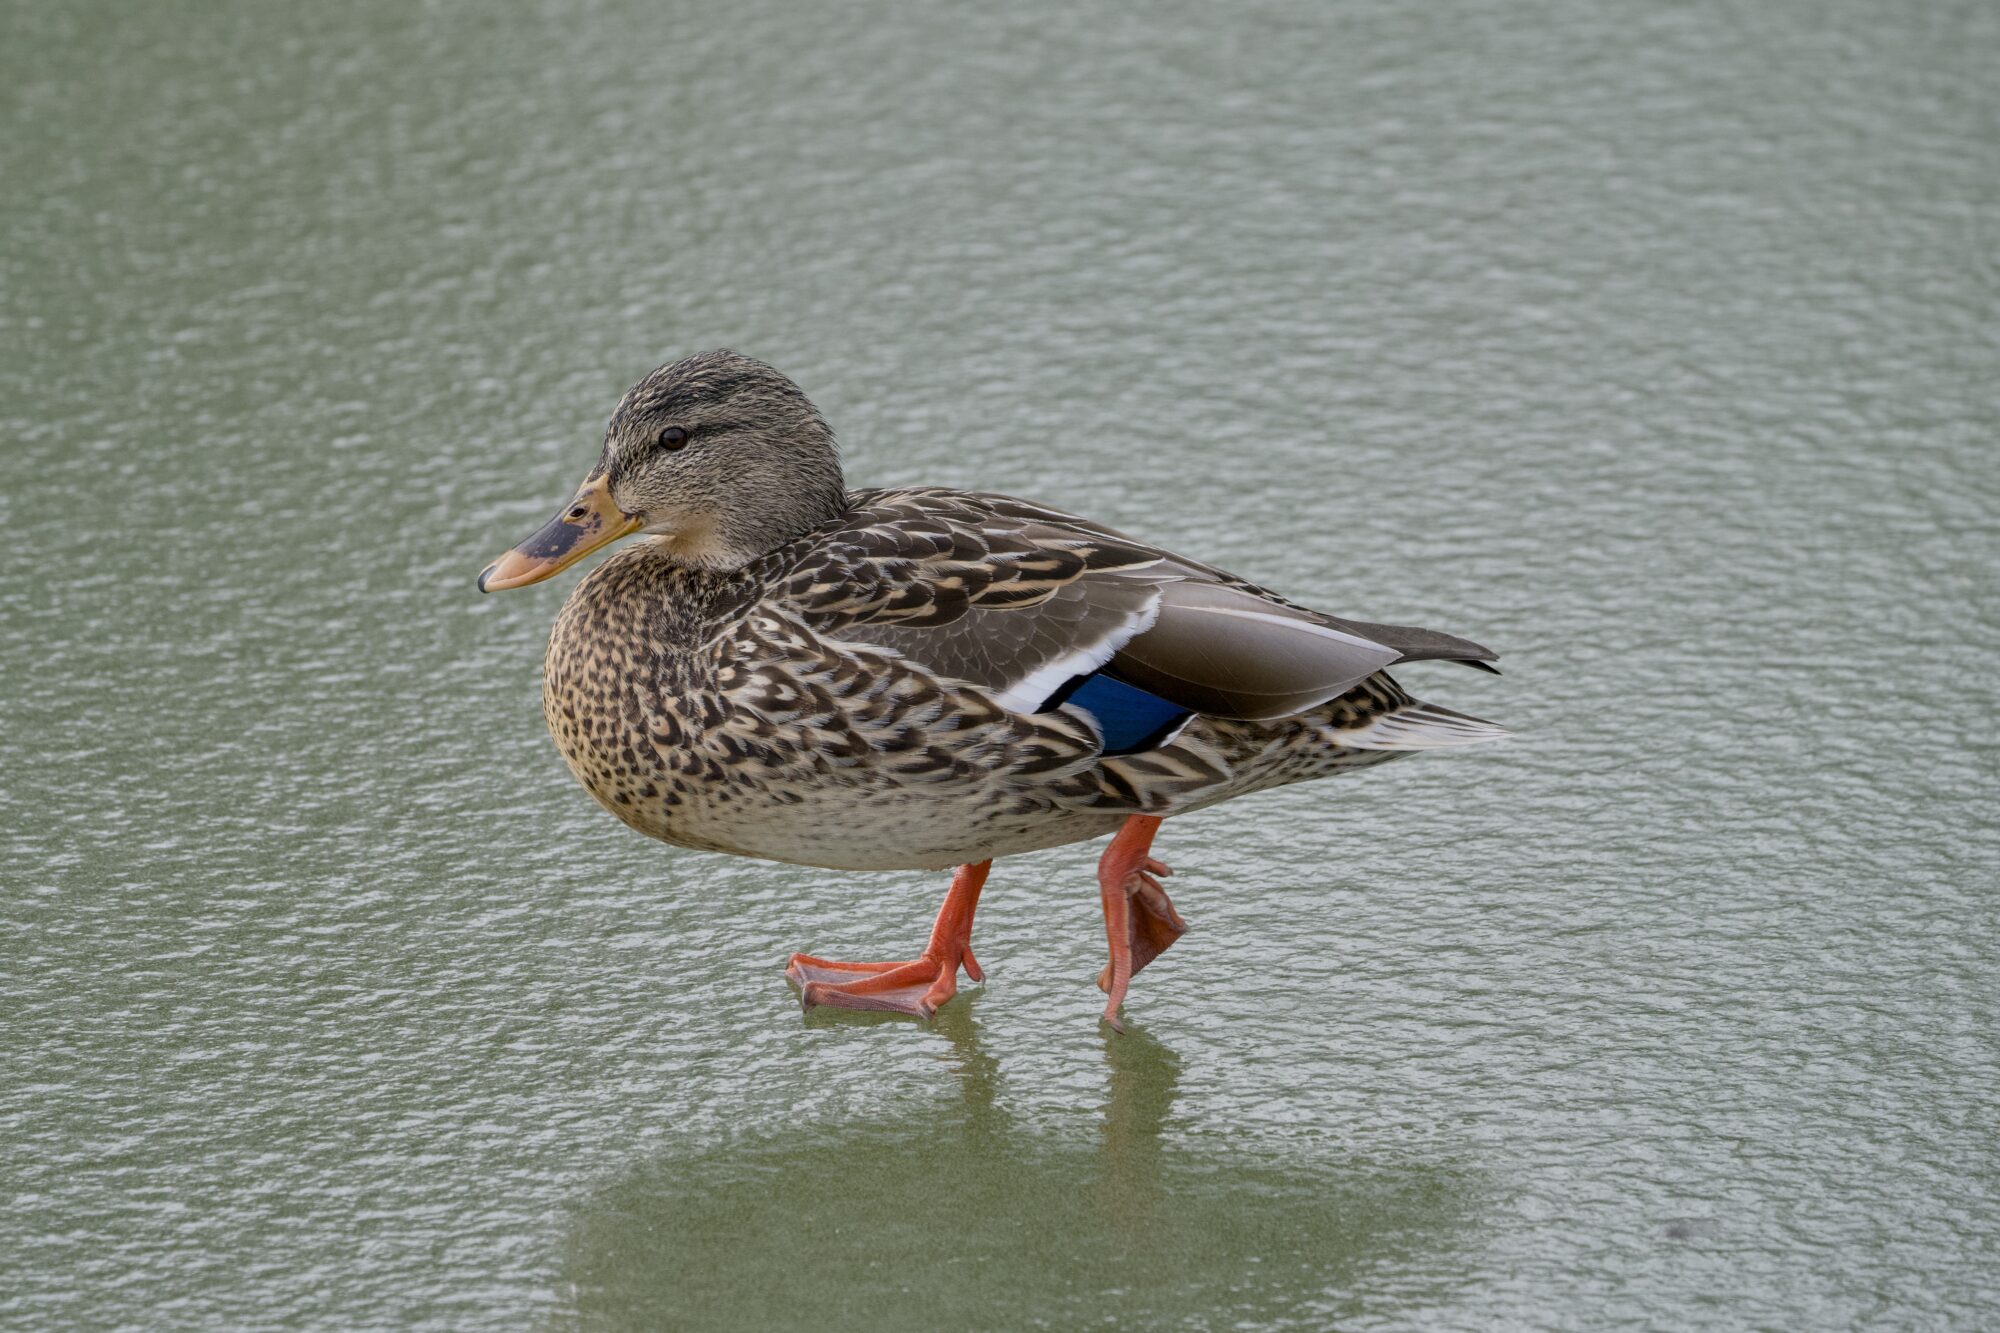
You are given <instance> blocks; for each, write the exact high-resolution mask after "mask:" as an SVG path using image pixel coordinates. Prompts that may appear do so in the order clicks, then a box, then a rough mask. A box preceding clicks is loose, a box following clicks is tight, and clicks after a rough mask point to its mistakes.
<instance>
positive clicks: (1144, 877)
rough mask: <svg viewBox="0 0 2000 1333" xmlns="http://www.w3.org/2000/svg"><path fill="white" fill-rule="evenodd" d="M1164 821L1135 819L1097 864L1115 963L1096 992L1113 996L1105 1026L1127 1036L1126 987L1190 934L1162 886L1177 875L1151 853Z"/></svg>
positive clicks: (1106, 968)
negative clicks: (1121, 1010) (1123, 1017)
mask: <svg viewBox="0 0 2000 1333" xmlns="http://www.w3.org/2000/svg"><path fill="white" fill-rule="evenodd" d="M1159 828H1160V821H1159V820H1158V819H1157V818H1155V817H1153V816H1151V815H1133V816H1132V817H1131V818H1130V819H1127V820H1126V821H1125V825H1124V827H1123V828H1121V829H1119V830H1118V834H1117V836H1116V837H1114V838H1112V840H1111V845H1110V846H1109V847H1107V848H1105V849H1104V856H1103V858H1102V859H1100V860H1099V861H1098V863H1097V884H1098V889H1099V891H1100V893H1101V894H1102V895H1103V899H1104V933H1105V936H1106V938H1107V940H1108V941H1109V943H1110V945H1111V961H1110V962H1109V963H1106V964H1105V965H1104V970H1103V971H1102V972H1099V973H1098V974H1097V988H1098V989H1099V990H1101V991H1103V992H1104V993H1105V995H1106V996H1107V997H1108V998H1107V1000H1106V1003H1105V1005H1104V1021H1105V1022H1107V1023H1109V1024H1110V1025H1111V1027H1112V1030H1113V1031H1116V1032H1123V1031H1124V1030H1125V1025H1124V1023H1123V1022H1121V1021H1120V1020H1119V1017H1118V1007H1119V1006H1120V1005H1122V1004H1124V1003H1125V991H1126V988H1127V987H1129V986H1130V985H1131V984H1132V978H1133V977H1135V976H1137V975H1139V973H1140V972H1141V971H1143V970H1144V969H1145V966H1146V964H1148V963H1150V962H1152V961H1153V960H1154V959H1155V958H1158V957H1159V956H1160V955H1161V954H1163V953H1165V952H1166V951H1167V950H1168V948H1170V947H1171V946H1172V945H1173V942H1174V941H1175V940H1177V939H1179V938H1180V937H1181V933H1182V932H1183V931H1185V930H1186V929H1187V922H1185V921H1183V920H1181V914H1180V913H1179V912H1177V911H1175V910H1174V904H1173V900H1172V899H1170V898H1168V897H1167V891H1166V888H1165V887H1164V886H1163V885H1162V884H1161V883H1160V881H1161V880H1162V879H1164V878H1166V877H1167V876H1169V875H1171V874H1173V873H1174V872H1173V871H1171V870H1169V869H1168V868H1167V866H1166V864H1165V863H1164V862H1161V861H1157V860H1155V859H1154V858H1153V857H1152V856H1151V855H1150V852H1151V850H1152V846H1153V835H1154V834H1155V833H1157V832H1158V831H1159Z"/></svg>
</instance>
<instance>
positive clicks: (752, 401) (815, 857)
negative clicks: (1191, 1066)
mask: <svg viewBox="0 0 2000 1333" xmlns="http://www.w3.org/2000/svg"><path fill="white" fill-rule="evenodd" d="M628 537H635V538H638V540H636V541H632V542H630V543H628V544H627V545H625V546H624V547H622V548H621V549H619V550H618V551H616V552H615V553H613V554H612V555H610V556H609V557H608V558H606V559H605V560H603V561H602V562H601V563H599V564H598V566H597V567H596V568H595V569H593V570H592V571H590V573H589V574H588V575H587V576H586V577H584V578H583V579H582V580H581V581H580V582H578V583H577V585H576V586H575V588H574V590H573V591H572V592H571V593H570V595H569V597H568V599H567V600H566V601H565V602H564V603H563V606H562V609H561V611H560V612H559V613H558V615H557V617H556V621H555V627H554V629H553V631H552V632H551V633H550V636H549V641H548V647H547V652H546V655H545V658H544V661H543V672H542V709H543V714H544V717H545V718H546V721H547V723H548V728H549V731H550V734H551V735H552V736H553V737H554V740H555V744H556V748H557V750H558V751H559V753H560V754H561V756H562V759H563V762H564V763H565V765H566V766H567V767H568V769H569V771H570V773H571V774H572V775H573V776H574V777H575V779H576V781H577V782H578V783H579V784H581V785H582V787H583V789H584V790H585V791H587V792H588V793H589V794H590V795H591V796H592V797H594V798H595V799H596V800H597V802H598V803H599V804H600V805H602V806H603V807H604V808H605V809H606V810H608V811H609V812H610V813H611V814H612V815H614V816H616V817H617V818H618V819H619V820H621V821H622V822H623V823H625V824H626V825H627V826H629V827H631V828H632V829H635V830H637V831H638V832H640V833H642V834H645V835H647V836H648V837H652V838H656V839H659V840H660V841H662V842H666V843H669V844H672V845H674V846H677V847H682V848H689V849H694V850H698V851H704V852H716V853H723V854H727V855H732V856H744V857H755V858H760V859H763V860H767V861H775V862H783V863H787V864H790V865H794V866H799V867H807V868H811V869H815V870H832V871H857V872H858V871H890V870H901V871H910V870H930V871H946V870H949V871H951V879H950V883H949V887H948V889H947V890H946V893H945V897H944V902H943V905H942V906H941V907H940V908H939V910H938V913H937V916H936V918H935V920H934V921H933V923H932V927H931V932H930V937H929V940H928V942H927V943H926V944H925V946H924V949H923V951H922V952H921V953H920V954H919V955H918V956H916V957H915V958H911V959H904V960H897V961H841V960H836V959H829V958H822V957H818V956H815V955H811V954H805V953H795V954H793V955H792V956H791V958H790V960H789V962H788V963H787V964H786V967H785V975H786V977H787V978H788V979H789V981H790V982H791V983H792V984H793V985H795V986H796V987H797V988H798V994H799V999H800V1003H801V1004H802V1006H803V1007H804V1008H805V1009H807V1010H811V1009H813V1008H815V1007H817V1006H828V1007H831V1008H839V1009H854V1010H875V1011H881V1012H888V1013H899V1014H905V1015H910V1016H914V1017H917V1018H919V1019H926V1020H927V1019H929V1018H930V1017H931V1016H932V1015H933V1014H935V1013H936V1012H937V1009H938V1007H939V1006H940V1005H942V1004H944V1003H946V1002H947V1001H949V1000H950V999H952V997H953V996H954V995H956V994H957V991H958V976H959V973H960V972H961V971H962V972H963V973H964V974H965V975H966V977H967V978H968V979H969V980H970V981H972V982H974V983H979V982H983V981H984V980H985V976H984V973H983V971H982V969H981V967H980V964H979V962H978V959H977V957H976V956H975V955H974V952H973V948H972V928H973V917H974V913H975V911H976V910H977V907H978V904H979V897H980V893H981V890H982V888H983V887H984V885H985V883H986V880H987V876H988V872H989V870H990V869H991V867H992V864H993V862H994V861H996V860H1001V859H1004V858H1007V857H1012V856H1019V855H1022V854H1024V853H1028V852H1033V851H1038V850H1042V849H1045V848H1050V847H1058V846H1063V845H1066V844H1070V843H1077V842H1085V841H1090V840H1094V839H1098V838H1103V837H1106V836H1109V838H1110V841H1109V843H1108V844H1107V845H1106V847H1105V849H1104V851H1103V853H1102V854H1101V856H1100V857H1099V859H1098V863H1097V883H1098V893H1099V899H1100V902H1101V905H1102V908H1103V915H1104V927H1105V938H1106V942H1107V949H1108V954H1109V957H1108V961H1107V962H1106V963H1105V965H1104V967H1103V969H1102V970H1101V972H1100V973H1099V975H1098V978H1097V984H1098V987H1099V989H1100V990H1101V991H1102V992H1103V993H1104V1000H1105V1002H1104V1008H1103V1014H1102V1017H1103V1021H1104V1022H1105V1023H1107V1024H1109V1025H1110V1027H1111V1028H1112V1029H1114V1030H1116V1031H1123V1018H1122V1006H1123V1005H1124V1004H1125V1001H1126V998H1127V992H1128V989H1129V987H1130V985H1131V983H1132V979H1133V978H1134V977H1136V976H1137V975H1138V974H1139V973H1140V972H1141V971H1143V970H1144V969H1145V968H1146V967H1147V966H1148V965H1150V964H1151V963H1152V962H1153V961H1154V960H1156V959H1157V958H1159V956H1160V955H1161V954H1162V953H1164V952H1165V951H1166V950H1167V949H1168V948H1169V947H1171V946H1172V944H1173V943H1174V941H1175V940H1176V939H1178V938H1179V937H1180V935H1181V934H1182V933H1183V932H1184V931H1185V930H1186V928H1187V924H1186V921H1185V920H1184V919H1183V918H1182V916H1181V915H1180V913H1179V911H1178V910H1177V909H1176V908H1175V906H1174V903H1173V901H1172V900H1171V898H1170V897H1169V896H1168V894H1167V892H1166V887H1165V883H1164V881H1165V880H1166V879H1167V878H1168V877H1169V876H1170V875H1171V874H1172V871H1171V870H1170V869H1169V867H1168V866H1167V865H1166V863H1165V862H1163V861H1161V860H1160V859H1158V858H1157V857H1156V856H1155V855H1154V854H1153V844H1154V841H1155V838H1156V836H1157V835H1158V833H1159V830H1160V827H1161V825H1162V823H1163V822H1164V821H1166V820H1168V819H1172V818H1175V817H1177V816H1180V815H1185V814H1190V813H1192V812H1194V811H1198V810H1203V809H1207V808H1209V807H1211V806H1216V805H1219V804H1221V803H1223V802H1226V801H1231V800H1235V799H1236V798H1238V797H1243V796H1249V795H1252V794H1254V793H1257V792H1261V791H1265V790H1268V789H1271V788H1274V787H1280V786H1285V785H1288V784H1291V783H1296V782H1304V781H1309V780H1315V779H1319V778H1326V777H1333V776H1336V775H1341V774H1347V773H1352V772H1356V771H1359V770H1362V769H1366V768H1371V767H1374V766H1376V765H1378V764H1382V763H1385V762H1388V761H1390V760H1394V759H1398V758H1403V757H1406V756H1408V755H1411V754H1415V753H1418V752H1420V751H1425V750H1434V749H1445V748H1452V747H1457V746H1462V745H1471V744H1480V743H1484V742H1490V741H1495V740H1499V739H1501V738H1503V737H1505V736H1506V735H1507V734H1508V732H1507V731H1506V729H1505V728H1503V727H1501V726H1499V725H1497V724H1495V723H1491V722H1487V721H1483V720H1481V719H1479V718H1476V717H1472V716H1470V715H1468V714H1465V713H1461V712H1458V711H1456V710H1454V709H1451V708H1446V707H1443V706H1441V705H1438V704H1432V703H1425V702H1423V701H1421V700H1418V699H1416V698H1414V697H1412V696H1411V695H1410V694H1408V693H1406V692H1405V691H1404V690H1403V688H1402V687H1401V686H1400V685H1399V684H1398V683H1397V681H1396V680H1395V679H1394V678H1393V677H1392V676H1391V675H1390V674H1389V670H1388V669H1389V668H1391V667H1401V666H1403V665H1404V664H1407V663H1415V662H1429V661H1440V662H1451V663H1459V664H1462V665H1464V666H1467V667H1472V668H1475V669H1479V670H1483V671H1490V672H1493V673H1495V674H1498V668H1497V667H1495V666H1494V665H1493V663H1494V661H1495V660H1496V655H1495V654H1494V653H1493V652H1492V651H1491V650H1489V649H1486V648H1483V647H1481V646H1480V645H1479V644H1476V643H1473V642H1471V641H1470V640H1467V639H1463V638H1459V637H1457V636H1455V635H1451V634H1446V633H1442V632H1440V631H1436V630H1428V629H1419V628H1415V627H1410V626H1400V625H1386V624H1373V623H1369V622H1365V621H1358V620H1348V619H1344V618H1341V617H1337V616H1333V615H1329V614H1326V613H1324V612H1320V611H1315V610H1312V609H1309V608H1307V607H1305V606H1302V605H1300V604H1298V603H1296V602H1293V601H1291V600H1289V599H1287V598H1285V597H1283V596H1281V595H1280V594H1278V593H1276V592H1273V591H1271V590H1270V589H1267V588H1264V587H1261V586H1259V585H1257V584H1255V583H1252V582H1249V581H1248V580H1245V579H1242V578H1239V577H1237V576H1236V575H1234V574H1230V573H1227V572H1225V571H1224V570H1221V569H1218V568H1216V567H1214V566H1212V565H1208V564H1204V563H1203V562H1201V561H1199V560H1197V559H1194V558H1193V557H1190V556H1186V555H1181V554H1179V553H1177V552H1175V551H1173V550H1171V549H1169V548H1168V547H1166V546H1163V545H1160V544H1157V543H1154V542H1151V541H1147V540H1144V539H1141V538H1138V537H1133V536H1128V535H1126V534H1125V533H1124V532H1121V531H1119V530H1117V529H1114V528H1111V527H1108V526H1106V525H1104V524H1102V523H1099V522H1096V521H1094V520H1092V519H1088V518H1084V517H1081V516H1079V515H1076V514H1072V513H1069V512H1067V511H1065V510H1062V509H1058V508H1054V507H1052V506H1049V505H1045V504H1041V503H1038V502H1035V501H1032V500H1025V499H1020V498H1016V497H1014V496H1010V495H1003V494H997V493H988V492H982V491H968V490H956V489H951V488H948V487H942V486H891V487H886V488H873V489H852V488H850V487H849V486H848V485H847V482H846V478H845V476H844V474H843V472H842V469H841V465H840V458H839V453H838V450H837V448H836V445H835V440H834V434H833V431H832V429H831V428H830V427H829V426H828V424H827V422H826V419H825V418H824V417H823V416H822V415H821V413H820V411H819V409H817V408H816V407H815V406H814V405H813V403H812V402H811V400H810V399H809V398H808V397H807V396H806V394H805V392H804V391H803V390H801V389H800V388H799V386H798V385H796V384H795V383H793V382H792V381H791V380H790V379H788V378H787V377H786V376H785V375H784V374H782V373H781V372H779V371H778V370H776V369H774V368H773V367H771V366H769V365H767V364H765V363H764V362H761V361H758V360H755V359H753V358H751V357H748V356H744V355H742V354H740V353H737V352H733V351H728V350H720V351H711V352H704V353H700V354H697V355H693V356H689V357H686V358H684V359H681V360H678V361H673V362H670V363H668V364H666V365H663V366H660V367H659V368H658V369H656V370H654V371H653V372H652V373H651V374H649V375H647V376H645V378H643V379H641V380H640V381H639V382H638V383H637V384H635V385H633V386H632V388H631V389H630V390H628V391H627V392H626V393H625V395H624V396H623V397H622V398H621V399H620V400H619V402H618V404H617V407H616V408H615V409H614V410H613V412H612V414H611V419H610V422H609V424H608V425H607V426H606V428H605V432H604V441H603V447H602V449H601V450H600V452H599V453H598V456H597V460H596V462H595V463H594V464H593V465H592V466H591V468H590V470H589V471H588V472H587V473H586V474H585V476H584V479H583V482H582V484H581V486H580V487H579V488H578V489H577V490H576V492H575V494H574V495H573V496H572V497H571V498H570V500H569V501H568V503H566V504H565V505H564V506H563V507H562V509H561V510H560V511H559V512H557V514H556V515H555V517H553V518H552V519H550V520H549V521H548V522H547V523H546V524H545V525H544V526H543V527H542V528H540V529H539V530H538V531H536V532H535V533H534V534H533V535H531V536H529V537H528V538H527V539H526V540H524V541H522V542H520V543H519V544H518V545H516V546H514V547H512V548H511V549H509V550H508V551H506V552H505V553H504V554H502V555H501V556H500V557H499V558H498V559H497V560H494V561H493V562H491V563H490V564H488V565H487V566H486V567H485V568H484V569H483V570H482V571H481V572H480V574H479V576H478V586H479V589H480V591H482V592H486V593H494V592H500V591H502V590H506V589H514V588H521V587H526V586H528V585H531V584H535V583H539V582H541V581H542V580H545V579H548V578H551V577H553V576H554V575H556V574H558V573H560V572H561V571H563V570H565V569H567V568H569V567H570V566H571V565H574V564H575V563H576V562H578V561H580V560H582V559H583V558H584V557H586V556H588V555H590V554H592V553H593V552H596V551H598V550H600V549H602V548H604V547H607V546H611V545H612V544H614V543H617V542H619V541H620V540H621V539H624V538H628Z"/></svg>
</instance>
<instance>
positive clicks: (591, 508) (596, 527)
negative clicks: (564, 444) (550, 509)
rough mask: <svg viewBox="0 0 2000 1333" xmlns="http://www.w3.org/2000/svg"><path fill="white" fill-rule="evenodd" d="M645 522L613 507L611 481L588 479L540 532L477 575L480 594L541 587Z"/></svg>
mask: <svg viewBox="0 0 2000 1333" xmlns="http://www.w3.org/2000/svg"><path fill="white" fill-rule="evenodd" d="M644 522H645V520H644V519H643V518H640V517H639V516H637V515H635V514H627V513H624V512H623V511H621V510H620V509H619V508H618V506H617V505H615V504H613V503H612V502H611V483H610V480H609V478H607V477H605V476H603V475H602V474H600V475H598V476H595V477H592V478H591V479H590V480H588V481H586V482H584V483H583V489H582V490H580V491H578V492H577V493H576V498H575V499H574V500H572V501H570V502H569V504H568V505H566V506H565V507H564V508H563V511H562V512H561V513H560V514H557V515H556V516H555V517H554V518H552V519H550V520H549V521H548V522H547V523H546V524H544V525H543V526H542V530H541V531H540V532H537V533H536V534H535V535H534V536H532V537H530V538H528V540H526V541H524V542H522V543H521V544H520V545H519V546H516V547H515V548H514V549H513V550H511V551H509V552H507V554H505V555H503V556H501V557H500V558H499V559H498V560H495V561H494V562H493V563H492V564H490V565H488V566H487V567H486V568H485V569H482V570H481V571H479V591H481V592H501V591H504V590H505V589H508V588H525V587H526V586H527V585H529V584H530V583H540V582H541V581H542V580H543V579H546V578H551V577H553V576H555V575H557V574H560V573H562V572H563V571H564V570H565V569H568V568H569V567H570V566H571V565H573V564H575V563H576V562H577V561H579V560H581V559H583V558H584V557H585V556H587V555H589V554H590V553H591V552H592V551H595V550H597V549H599V548H600V547H604V546H609V545H610V544H611V543H612V542H615V541H617V540H618V539H619V538H620V537H623V536H625V535H626V534H627V533H631V532H637V531H638V530H639V526H640V525H641V524H642V523H644Z"/></svg>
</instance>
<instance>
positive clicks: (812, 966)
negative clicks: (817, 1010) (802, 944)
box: [785, 861, 993, 1018]
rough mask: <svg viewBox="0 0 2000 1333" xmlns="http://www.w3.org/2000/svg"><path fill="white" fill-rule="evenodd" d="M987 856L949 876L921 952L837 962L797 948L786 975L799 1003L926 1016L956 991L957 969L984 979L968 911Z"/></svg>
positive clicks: (975, 897)
mask: <svg viewBox="0 0 2000 1333" xmlns="http://www.w3.org/2000/svg"><path fill="white" fill-rule="evenodd" d="M992 866H993V863H992V862H991V861H981V862H979V863H978V864H977V865H965V866H960V867H959V868H958V869H957V870H956V871H955V872H953V874H952V877H951V891H950V892H948V893H946V894H945V896H944V906H942V907H940V908H938V914H937V923H936V924H935V925H933V926H932V927H931V941H930V943H929V944H927V945H925V946H924V951H923V954H922V955H921V956H920V957H917V958H913V959H911V960H910V961H909V962H905V963H837V962H832V961H830V960H828V959H825V958H814V957H813V956H811V955H810V954H803V953H795V954H793V955H792V961H791V962H789V963H787V964H785V975H786V976H787V977H789V978H791V980H792V981H793V982H794V983H796V984H797V986H798V988H799V1003H801V1004H802V1005H804V1006H805V1007H806V1008H808V1009H810V1008H812V1007H813V1006H814V1005H816V1004H825V1005H832V1006H833V1007H834V1008H836V1009H881V1010H886V1011H887V1012H889V1013H894V1014H914V1015H915V1016H916V1017H918V1018H929V1017H930V1016H931V1015H932V1014H934V1013H936V1012H937V1008H938V1006H939V1005H941V1004H943V1003H944V1002H945V1001H946V1000H949V999H950V998H951V997H952V996H954V995H956V994H958V969H959V968H961V967H963V968H964V969H965V974H966V975H967V976H969V977H971V978H972V979H973V980H974V981H984V980H986V976H985V974H984V973H982V972H981V971H980V970H979V962H978V960H977V959H975V958H974V957H973V956H972V913H973V911H974V910H975V909H976V908H977V907H978V906H979V890H980V888H981V886H982V885H984V884H985V883H986V872H987V871H988V870H989V869H991V868H992Z"/></svg>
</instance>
